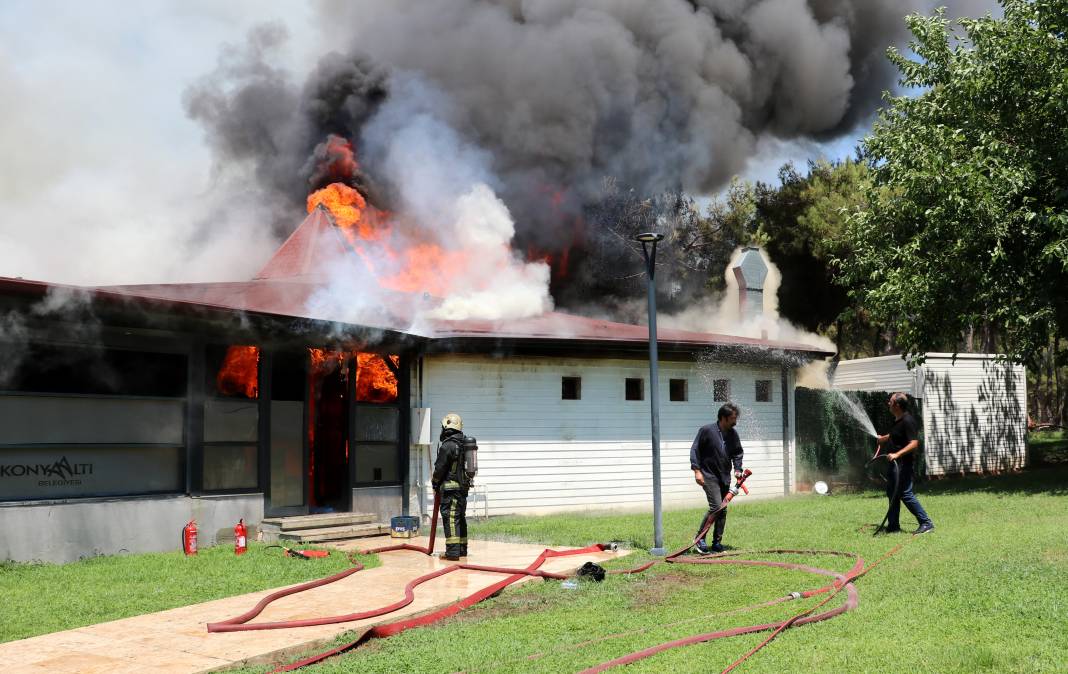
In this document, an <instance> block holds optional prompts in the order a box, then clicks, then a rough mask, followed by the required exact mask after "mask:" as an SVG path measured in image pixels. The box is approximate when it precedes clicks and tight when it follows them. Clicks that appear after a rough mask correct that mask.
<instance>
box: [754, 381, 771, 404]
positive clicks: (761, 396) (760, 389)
mask: <svg viewBox="0 0 1068 674" xmlns="http://www.w3.org/2000/svg"><path fill="white" fill-rule="evenodd" d="M756 401H757V402H758V403H770V402H771V380H770V379H757V380H756Z"/></svg>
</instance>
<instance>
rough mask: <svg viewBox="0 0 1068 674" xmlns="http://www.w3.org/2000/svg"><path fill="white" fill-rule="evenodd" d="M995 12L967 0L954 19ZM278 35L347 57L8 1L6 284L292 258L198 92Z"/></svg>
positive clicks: (231, 4) (110, 279)
mask: <svg viewBox="0 0 1068 674" xmlns="http://www.w3.org/2000/svg"><path fill="white" fill-rule="evenodd" d="M384 1H385V0H384ZM992 8H994V9H996V3H994V2H992V1H991V0H960V1H959V2H957V3H956V5H955V6H954V7H953V8H952V10H951V11H952V12H961V13H967V14H974V13H978V12H985V11H988V10H990V9H992ZM267 21H277V22H280V23H281V24H282V25H284V26H285V28H286V30H287V31H288V33H289V40H288V41H287V43H286V45H285V47H284V50H283V52H282V53H281V55H280V61H281V63H282V64H284V65H285V67H287V68H288V69H290V70H291V71H292V72H293V73H296V74H298V75H300V74H302V73H304V72H306V71H307V70H309V69H310V68H311V67H312V65H313V64H314V63H315V62H316V61H317V60H318V58H319V57H320V56H321V55H322V54H324V53H326V52H327V51H329V50H330V49H332V48H335V47H338V46H340V45H332V44H331V43H330V40H331V39H336V37H335V38H331V35H336V31H330V30H328V29H327V27H326V26H324V25H323V23H322V22H323V18H322V17H321V16H320V14H319V12H318V11H317V7H316V5H315V4H314V3H296V2H282V1H280V0H229V1H228V2H224V3H220V2H211V1H209V0H183V1H181V2H178V1H162V0H160V1H155V2H137V3H132V2H120V1H118V0H98V1H96V2H92V3H74V2H59V1H56V0H5V2H4V3H3V6H2V9H0V101H2V105H0V154H2V156H3V157H4V161H3V162H2V163H0V276H9V277H23V278H29V279H36V280H47V281H51V282H57V283H75V284H99V285H106V284H119V283H150V282H174V281H220V280H241V279H247V278H249V277H250V276H251V275H252V274H253V273H254V272H255V271H256V270H257V269H258V268H259V267H260V266H261V265H262V264H263V262H264V261H265V260H266V259H267V258H268V257H269V255H270V253H271V252H272V251H273V250H274V249H275V248H276V247H277V245H278V244H279V243H280V242H279V241H278V240H277V239H276V238H275V237H274V236H273V235H272V234H271V232H270V228H269V227H268V226H267V222H269V220H270V218H269V212H270V209H271V208H272V206H273V205H272V204H270V203H264V202H263V201H262V199H258V198H255V197H254V196H253V193H252V191H251V190H249V189H247V184H248V183H247V181H248V180H250V179H251V178H250V177H249V176H242V175H240V174H235V173H234V172H233V171H228V172H222V171H219V170H217V167H215V166H213V164H212V155H211V153H210V152H209V149H208V146H207V144H206V143H205V140H204V131H203V128H202V127H201V126H200V125H198V124H197V123H196V122H194V121H192V120H190V119H189V118H188V117H187V116H186V112H185V107H184V105H183V92H185V91H186V90H187V89H188V88H189V87H190V86H191V85H194V84H195V83H197V82H198V81H200V80H201V79H202V78H204V77H206V76H207V75H208V74H209V73H210V72H211V71H212V70H213V69H214V67H215V65H216V63H217V61H218V59H219V55H220V50H221V48H222V47H223V45H225V44H238V43H241V42H243V41H244V39H245V36H246V35H247V33H248V32H249V30H250V29H251V28H252V27H253V26H255V25H258V24H261V23H263V22H267ZM297 79H298V81H299V77H298V78H297ZM865 130H866V129H864V128H859V129H857V130H856V131H855V132H854V133H853V134H850V135H848V136H846V137H842V138H839V139H837V140H836V141H834V142H831V143H828V144H823V145H820V144H813V143H806V144H800V145H799V144H791V143H779V142H765V143H763V144H762V145H761V146H760V147H759V148H758V152H757V154H756V155H755V156H754V157H752V158H751V159H750V161H749V164H748V168H747V170H746V171H745V173H744V174H743V176H742V177H744V178H748V179H753V180H764V181H774V180H775V175H776V173H777V171H778V168H779V166H781V164H782V163H783V162H784V161H785V160H792V161H794V162H795V163H798V164H799V165H803V164H804V162H805V161H806V160H807V159H808V158H817V157H818V156H824V157H827V158H831V159H838V158H843V157H846V156H850V155H851V154H852V152H853V147H854V146H855V145H856V143H857V141H858V140H859V138H860V137H861V136H862V135H863V133H864V132H865ZM294 224H295V223H294Z"/></svg>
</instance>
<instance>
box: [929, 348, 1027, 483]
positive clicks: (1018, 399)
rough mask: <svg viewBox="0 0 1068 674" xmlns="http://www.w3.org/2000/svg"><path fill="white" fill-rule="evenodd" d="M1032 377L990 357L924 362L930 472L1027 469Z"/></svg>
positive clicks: (933, 357) (934, 357)
mask: <svg viewBox="0 0 1068 674" xmlns="http://www.w3.org/2000/svg"><path fill="white" fill-rule="evenodd" d="M1026 382H1027V378H1026V376H1025V372H1024V368H1023V366H1021V365H1011V364H1007V363H997V362H995V361H994V360H993V358H992V357H990V356H979V355H976V354H960V355H958V356H957V360H956V363H954V362H953V359H952V357H951V356H950V355H949V354H930V355H928V357H927V361H926V362H925V363H924V365H923V394H924V398H923V410H924V412H923V418H924V422H923V430H924V441H925V448H924V449H925V451H926V457H927V472H928V474H930V475H946V474H958V473H987V472H998V471H1004V470H1015V469H1018V468H1022V467H1023V466H1024V464H1025V462H1026V458H1027V442H1026V436H1027V390H1026V389H1027V383H1026Z"/></svg>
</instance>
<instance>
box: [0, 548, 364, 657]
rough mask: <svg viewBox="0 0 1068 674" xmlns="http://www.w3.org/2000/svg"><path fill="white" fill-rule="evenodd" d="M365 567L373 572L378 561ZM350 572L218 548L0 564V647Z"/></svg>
mask: <svg viewBox="0 0 1068 674" xmlns="http://www.w3.org/2000/svg"><path fill="white" fill-rule="evenodd" d="M297 547H302V548H303V547H307V546H297ZM368 561H370V563H368ZM364 564H365V565H367V566H373V565H377V558H371V559H370V560H365V561H364ZM349 566H350V564H349V561H348V560H347V558H346V557H345V556H344V555H342V554H340V553H338V552H333V553H331V555H330V557H329V558H327V559H319V560H313V561H310V562H308V561H304V560H300V559H293V558H287V557H283V556H282V551H281V550H280V549H278V548H270V549H268V548H266V547H265V546H264V545H263V544H261V543H250V544H249V549H248V552H247V553H245V554H244V555H241V556H236V555H234V548H233V546H232V545H220V546H216V547H212V548H202V549H201V550H200V552H199V553H198V554H197V555H194V556H190V557H186V556H185V555H183V554H182V553H181V552H162V553H154V554H140V555H116V556H111V557H93V558H90V559H85V560H82V561H79V562H73V563H71V564H15V563H11V562H0V642H2V641H11V640H14V639H25V638H26V637H32V636H36V635H38V634H47V633H48V632H55V631H58V630H67V629H72V628H75V627H82V626H83V625H91V624H94V623H100V622H104V621H107V620H116V619H118V618H126V617H129V616H134V615H141V614H143V613H152V612H155V611H163V610H165V609H169V608H175V607H176V606H187V605H189V604H197V603H200V602H204V601H209V600H212V599H219V598H221V597H230V596H233V595H235V594H244V593H246V592H255V591H256V590H265V589H268V588H274V587H279V586H282V585H292V584H294V583H300V582H303V581H306V580H312V579H314V578H319V577H321V576H324V575H327V574H328V573H336V572H337V571H340V570H342V569H345V568H348V567H349Z"/></svg>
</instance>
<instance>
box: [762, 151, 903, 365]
mask: <svg viewBox="0 0 1068 674" xmlns="http://www.w3.org/2000/svg"><path fill="white" fill-rule="evenodd" d="M808 169H809V170H808V175H801V173H799V172H798V171H797V169H796V168H794V166H793V165H792V164H785V165H784V166H783V167H782V168H781V169H779V185H778V186H774V185H768V184H765V183H757V185H756V188H755V190H754V195H755V196H754V199H755V202H756V218H757V221H758V222H759V223H760V227H759V230H758V237H759V240H760V242H761V244H762V245H763V246H764V248H765V249H766V250H767V251H768V255H769V256H770V257H771V259H772V261H773V262H774V263H775V265H776V266H777V267H778V268H779V271H780V273H781V274H782V284H781V285H780V286H779V295H778V299H779V313H780V314H781V315H782V316H783V317H785V318H786V319H788V320H790V321H791V322H793V323H796V324H798V325H800V326H802V327H804V328H805V329H807V330H809V331H811V332H819V333H821V334H823V335H826V336H828V337H830V338H831V339H833V340H834V341H835V344H836V346H837V349H838V352H839V353H840V354H842V355H843V356H846V357H857V356H869V355H874V354H876V353H884V352H885V350H886V348H888V347H889V346H891V344H888V343H887V342H886V340H885V339H884V335H883V334H882V333H883V331H882V330H878V329H877V328H876V327H874V326H873V325H871V323H870V321H869V320H868V317H867V313H866V312H865V311H864V310H863V309H860V308H856V307H853V306H852V305H851V303H850V301H849V297H848V293H847V289H846V288H845V287H844V286H843V285H842V284H841V283H840V282H839V280H838V279H837V278H836V273H835V272H836V270H835V269H834V267H833V265H832V261H833V260H834V259H835V258H841V257H845V256H847V255H849V253H850V250H851V245H850V242H849V239H848V238H847V237H846V235H845V234H846V218H847V217H848V216H849V214H850V213H853V212H855V211H857V210H859V209H862V208H864V207H866V205H867V189H868V185H869V182H870V178H869V173H868V168H867V165H866V164H864V163H861V162H857V161H852V160H846V161H843V162H837V163H831V162H827V161H820V162H811V163H809V167H808Z"/></svg>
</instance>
